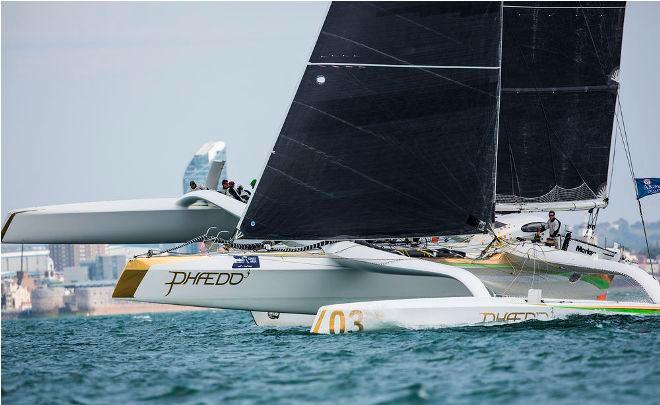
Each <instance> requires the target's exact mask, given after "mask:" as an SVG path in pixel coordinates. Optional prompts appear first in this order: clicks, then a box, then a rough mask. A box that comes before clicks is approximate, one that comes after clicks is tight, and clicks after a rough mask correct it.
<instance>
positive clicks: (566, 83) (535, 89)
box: [497, 2, 625, 211]
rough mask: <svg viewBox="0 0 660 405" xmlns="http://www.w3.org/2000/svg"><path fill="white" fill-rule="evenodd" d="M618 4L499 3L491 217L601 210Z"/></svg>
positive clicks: (619, 28)
mask: <svg viewBox="0 0 660 405" xmlns="http://www.w3.org/2000/svg"><path fill="white" fill-rule="evenodd" d="M624 14H625V3H624V2H551V3H547V2H543V3H540V2H526V3H514V2H511V3H508V2H507V3H505V4H504V18H503V22H504V23H503V39H502V48H503V55H502V100H501V115H500V130H499V142H498V157H497V203H498V204H497V210H498V211H517V210H535V209H537V210H546V209H552V208H555V209H562V208H563V209H588V208H593V207H597V206H604V205H606V197H607V195H606V185H607V178H608V168H609V160H610V143H611V139H612V126H613V120H614V114H615V104H616V97H617V91H618V83H617V82H616V79H617V77H616V76H617V74H618V69H619V60H620V55H621V42H622V37H623V20H624Z"/></svg>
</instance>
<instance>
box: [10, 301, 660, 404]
mask: <svg viewBox="0 0 660 405" xmlns="http://www.w3.org/2000/svg"><path fill="white" fill-rule="evenodd" d="M2 401H3V403H6V404H14V403H25V404H34V403H81V404H85V403H90V404H121V403H135V402H151V403H229V402H239V403H269V404H270V403H287V404H288V403H303V402H314V403H333V402H350V403H412V402H429V403H456V404H471V403H479V404H481V403H490V404H511V403H520V404H543V403H565V404H576V403H580V404H589V403H593V404H599V405H600V404H605V403H617V404H626V403H642V404H651V403H656V404H657V403H660V317H649V318H642V317H632V316H593V317H575V318H569V319H566V320H557V321H551V322H540V321H532V322H528V323H524V324H517V325H506V326H491V327H465V328H453V329H439V330H426V331H409V330H397V331H388V332H373V333H362V334H349V335H331V336H320V335H311V334H310V333H309V332H308V331H307V330H306V329H304V328H299V329H273V328H260V327H257V326H255V325H254V323H253V322H252V318H251V316H250V314H249V313H247V312H240V311H203V312H181V313H159V314H145V315H122V316H105V317H68V318H51V319H29V320H6V321H3V322H2Z"/></svg>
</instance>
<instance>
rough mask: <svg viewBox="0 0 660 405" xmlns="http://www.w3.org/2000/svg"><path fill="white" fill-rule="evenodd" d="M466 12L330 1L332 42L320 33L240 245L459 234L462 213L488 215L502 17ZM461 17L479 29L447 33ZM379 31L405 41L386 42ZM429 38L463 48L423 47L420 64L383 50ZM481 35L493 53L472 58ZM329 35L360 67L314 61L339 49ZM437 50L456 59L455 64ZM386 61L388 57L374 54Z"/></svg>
mask: <svg viewBox="0 0 660 405" xmlns="http://www.w3.org/2000/svg"><path fill="white" fill-rule="evenodd" d="M362 8H364V10H361V9H362ZM468 8H469V10H468V11H470V12H467V11H465V7H463V8H462V9H460V10H456V9H452V7H451V6H449V5H447V6H445V7H444V8H443V7H439V6H438V4H435V3H412V4H411V3H405V4H402V3H378V4H376V7H374V6H373V5H372V4H367V3H333V4H332V6H331V8H330V11H329V14H328V17H327V18H326V21H325V24H324V26H323V29H322V32H326V33H330V34H336V35H324V34H321V35H320V36H319V40H318V42H317V44H316V47H315V50H314V53H313V56H312V61H313V62H312V63H310V65H309V66H308V67H307V69H306V71H305V73H304V76H303V78H302V81H301V83H300V85H299V88H298V91H297V93H296V96H295V98H294V101H293V103H292V105H291V107H290V110H289V112H288V115H287V118H286V120H285V122H284V125H283V127H282V129H281V132H280V135H279V137H278V139H277V142H276V144H275V147H274V148H273V151H272V153H271V155H270V157H269V159H268V163H267V165H266V168H265V170H264V173H263V175H262V178H261V180H260V183H259V185H258V188H257V190H256V192H255V195H254V196H253V197H252V199H251V201H250V205H249V207H248V209H247V211H246V213H245V215H244V218H243V220H242V222H241V225H240V231H241V233H242V234H243V236H244V237H245V238H248V239H361V238H368V239H371V238H381V237H406V236H422V235H436V234H457V233H467V232H473V231H474V228H473V227H472V226H471V225H468V223H467V222H468V221H467V220H468V218H469V217H475V218H477V219H480V220H485V221H488V220H490V219H491V218H492V215H493V201H494V164H495V142H496V126H497V119H498V111H497V105H498V86H499V66H498V63H497V60H498V52H499V32H500V28H499V27H500V15H501V10H500V8H499V6H498V4H497V3H473V4H471V5H470V7H468ZM383 9H385V10H383ZM403 9H405V10H407V11H405V12H404V11H402V10H403ZM358 10H361V11H360V12H362V13H363V14H359V13H358ZM365 10H366V11H365ZM392 10H396V11H392ZM461 13H463V14H464V15H465V16H466V24H467V21H470V22H472V21H473V18H476V17H474V16H477V15H478V17H479V18H478V20H479V21H480V24H479V25H476V26H475V25H473V26H472V30H468V28H467V27H466V26H463V25H461V26H460V29H454V30H452V29H451V27H448V26H446V25H445V24H447V22H448V21H453V24H455V25H456V24H458V23H457V21H460V18H459V16H460V15H461ZM347 15H352V16H354V15H360V18H359V19H357V20H356V19H354V18H346V19H344V18H343V16H347ZM393 15H394V17H393ZM397 16H398V17H397ZM433 16H435V17H433ZM449 17H451V18H449ZM379 24H386V25H388V26H389V31H390V32H392V35H398V36H405V38H403V37H402V38H396V37H395V38H392V39H391V40H390V41H387V42H388V43H389V44H390V45H388V46H386V45H385V44H384V43H382V41H383V38H382V35H381V34H379V33H380V32H383V29H384V27H378V26H377V25H379ZM365 27H370V28H369V29H368V30H367V29H365ZM351 28H353V30H352V29H351ZM436 31H437V32H444V31H447V32H451V33H453V34H454V35H456V34H460V35H459V36H458V37H456V38H453V39H454V40H455V41H465V44H466V47H465V48H464V49H463V50H462V54H461V53H460V52H459V51H458V47H457V46H456V44H455V42H454V41H450V40H449V39H445V40H444V41H442V40H439V39H437V40H436V43H433V41H427V43H426V45H428V46H424V47H420V48H419V50H420V52H422V53H424V55H422V56H420V57H419V58H418V57H417V56H416V55H417V53H416V51H415V50H414V49H413V50H411V49H404V48H405V47H397V46H393V45H391V44H396V43H401V44H404V43H410V44H415V43H416V42H415V40H416V39H417V37H420V36H421V37H425V36H427V35H429V32H431V33H433V35H434V36H436V35H438V34H436ZM373 33H376V34H373ZM486 35H488V36H489V37H488V38H487V39H483V41H485V42H488V43H491V42H492V37H493V36H495V37H496V38H497V41H496V43H495V45H494V46H493V47H492V48H493V49H490V50H489V51H488V52H483V51H482V52H481V53H482V54H483V57H481V58H479V57H476V56H474V55H471V53H472V48H471V47H472V46H476V45H475V44H477V43H479V41H478V40H477V39H475V37H478V36H486ZM338 37H342V38H346V39H347V40H345V41H344V42H346V43H348V44H350V46H354V45H355V44H357V43H359V44H362V45H360V46H358V47H357V48H355V49H354V50H353V52H355V53H354V54H355V55H359V56H360V58H359V61H360V62H359V63H352V62H347V63H343V62H335V63H328V64H325V63H320V62H314V61H317V60H321V59H322V58H321V56H325V55H330V57H332V56H331V55H334V54H335V53H334V49H338V50H339V51H343V52H345V51H346V48H345V47H344V48H342V44H343V43H342V42H338V43H336V39H337V38H338ZM441 37H442V36H440V38H441ZM379 41H381V42H379ZM347 46H348V45H347ZM429 46H432V47H435V49H434V50H432V51H429ZM443 46H446V47H447V49H451V52H454V53H456V54H457V55H459V54H460V55H462V56H461V57H456V58H455V60H456V62H452V60H451V59H450V58H449V57H448V56H447V55H446V54H444V53H443V52H442V49H443ZM374 50H376V51H377V52H375V51H374ZM339 54H341V53H339ZM344 54H345V53H344ZM383 54H387V55H392V56H394V57H395V58H396V59H391V60H387V61H386V60H381V59H378V58H374V55H378V56H379V57H380V56H381V55H383ZM434 55H435V56H434ZM396 60H402V61H405V63H403V62H400V63H393V61H396ZM382 62H385V63H382ZM466 62H470V64H469V65H463V66H462V65H460V64H461V63H466ZM493 63H495V64H494V65H492V64H493ZM374 65H378V66H374ZM381 65H385V66H381ZM419 65H423V66H419ZM437 66H443V67H442V68H439V67H437ZM446 66H454V67H453V68H447V67H446Z"/></svg>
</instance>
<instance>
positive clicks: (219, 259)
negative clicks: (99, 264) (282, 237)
mask: <svg viewBox="0 0 660 405" xmlns="http://www.w3.org/2000/svg"><path fill="white" fill-rule="evenodd" d="M245 257H247V258H248V259H247V260H250V259H249V258H255V257H258V261H259V267H258V268H256V267H255V268H236V267H234V266H235V265H236V263H237V260H238V261H242V260H244V259H243V258H245ZM162 261H163V262H162V263H160V264H153V265H146V266H140V265H139V263H152V262H154V260H151V261H149V260H145V259H142V260H134V261H132V262H130V263H129V265H128V266H127V269H126V270H124V273H126V275H125V274H122V277H121V278H120V280H119V282H118V285H117V287H116V289H115V294H114V296H115V297H116V298H131V299H134V300H136V301H144V302H157V303H166V304H178V305H191V306H202V307H212V308H225V309H244V310H253V311H264V312H281V313H299V314H311V315H313V314H316V311H317V310H318V308H319V307H321V306H323V305H329V304H335V303H342V302H353V301H370V300H385V299H403V298H416V297H456V296H470V295H472V294H471V293H470V291H469V290H468V289H467V288H466V287H465V285H464V284H463V283H461V282H460V281H458V280H456V279H455V278H452V277H448V276H442V275H429V276H421V275H402V274H386V273H378V272H374V271H369V270H366V269H365V270H363V271H361V270H359V269H356V268H348V267H345V266H342V265H340V264H338V263H337V262H335V261H334V260H333V259H330V258H329V257H327V256H324V255H317V256H300V255H294V256H290V255H248V256H242V255H236V256H234V255H227V254H221V255H216V256H195V257H187V258H177V257H173V258H169V259H165V258H163V259H162ZM154 263H157V261H156V262H154ZM131 266H134V267H135V268H136V269H138V270H132V269H131ZM144 268H146V269H148V270H147V271H145V273H144V274H143V276H142V278H141V280H140V281H139V285H138V286H137V288H136V289H135V290H134V292H132V293H131V294H124V293H123V292H121V290H123V289H125V286H126V285H127V283H129V281H127V280H130V279H129V274H131V273H132V272H140V271H143V270H139V269H144ZM456 270H458V271H459V272H460V271H462V270H461V269H456Z"/></svg>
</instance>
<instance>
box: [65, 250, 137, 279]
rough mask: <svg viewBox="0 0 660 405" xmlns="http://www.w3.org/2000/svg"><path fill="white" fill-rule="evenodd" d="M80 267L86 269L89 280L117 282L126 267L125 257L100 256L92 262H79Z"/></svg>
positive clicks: (117, 255) (116, 255)
mask: <svg viewBox="0 0 660 405" xmlns="http://www.w3.org/2000/svg"><path fill="white" fill-rule="evenodd" d="M80 265H81V266H83V267H87V269H88V274H89V280H95V281H99V280H117V279H118V278H119V275H120V274H121V272H122V270H123V269H124V266H125V265H126V256H124V255H122V254H114V255H100V256H97V257H96V258H95V259H94V260H86V261H84V262H81V263H80ZM65 276H66V272H65Z"/></svg>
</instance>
